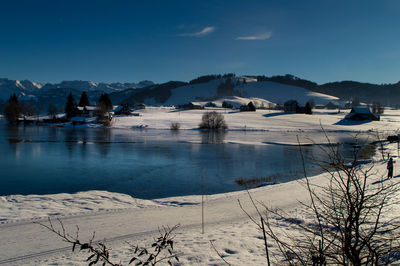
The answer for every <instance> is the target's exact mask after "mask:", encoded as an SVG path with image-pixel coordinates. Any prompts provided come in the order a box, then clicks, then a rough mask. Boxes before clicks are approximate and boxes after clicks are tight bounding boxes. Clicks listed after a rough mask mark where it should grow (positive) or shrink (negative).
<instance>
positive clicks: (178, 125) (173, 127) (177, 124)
mask: <svg viewBox="0 0 400 266" xmlns="http://www.w3.org/2000/svg"><path fill="white" fill-rule="evenodd" d="M180 128H181V124H179V123H178V122H172V123H171V126H170V129H171V130H179V129H180Z"/></svg>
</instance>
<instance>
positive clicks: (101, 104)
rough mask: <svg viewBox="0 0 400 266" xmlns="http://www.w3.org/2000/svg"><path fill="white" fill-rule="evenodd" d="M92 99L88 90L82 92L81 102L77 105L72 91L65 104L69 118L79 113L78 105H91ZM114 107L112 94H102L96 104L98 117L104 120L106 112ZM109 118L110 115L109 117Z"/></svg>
mask: <svg viewBox="0 0 400 266" xmlns="http://www.w3.org/2000/svg"><path fill="white" fill-rule="evenodd" d="M89 105H90V101H89V98H88V96H87V94H86V92H85V91H84V92H82V95H81V98H80V100H79V104H78V105H77V104H76V102H75V99H74V96H73V95H72V93H70V94H69V95H68V99H67V103H66V104H65V114H66V116H67V118H68V119H70V118H71V117H73V116H75V115H76V114H77V113H78V111H77V110H78V108H77V107H78V106H79V107H85V106H89ZM112 108H113V106H112V102H111V99H110V96H109V95H108V94H107V93H103V94H101V96H100V98H99V100H98V102H97V106H96V113H95V114H96V117H97V118H98V119H99V120H100V121H103V120H104V119H105V114H106V113H107V112H108V111H110V110H111V109H112ZM107 119H108V117H107Z"/></svg>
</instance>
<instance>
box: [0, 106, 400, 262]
mask: <svg viewBox="0 0 400 266" xmlns="http://www.w3.org/2000/svg"><path fill="white" fill-rule="evenodd" d="M213 110H214V109H213ZM215 110H217V111H218V112H222V113H223V114H224V116H225V120H226V122H227V124H228V126H229V130H259V131H265V132H266V133H267V132H268V131H277V132H286V131H296V132H297V131H298V132H301V134H302V136H309V137H310V138H311V139H312V140H313V141H315V142H320V141H323V137H321V133H322V129H321V125H322V126H323V128H324V129H325V130H326V131H327V133H328V135H330V136H331V137H333V138H334V137H335V134H342V133H343V132H349V133H356V132H360V131H361V132H368V131H371V130H379V131H381V132H385V131H386V133H397V129H398V126H399V125H400V112H398V111H395V110H386V112H385V114H384V115H383V116H382V117H381V121H375V122H367V123H354V122H353V123H344V122H343V121H341V120H342V118H343V117H344V115H345V113H343V112H341V113H336V114H335V113H332V111H326V110H321V111H319V110H316V111H315V112H314V114H313V115H305V114H285V113H282V112H279V111H270V110H257V111H256V112H242V113H240V112H236V111H230V110H223V109H219V108H217V109H215ZM138 112H140V114H141V115H140V116H138V117H137V116H132V117H116V119H115V122H114V124H113V127H116V128H127V129H131V128H134V129H135V128H155V129H169V128H170V124H171V123H172V122H178V123H180V124H181V129H195V128H197V127H198V123H199V122H200V120H201V116H202V114H203V112H204V110H190V111H182V110H175V109H173V108H169V107H150V108H146V109H144V110H140V111H138ZM225 141H226V142H230V141H232V142H240V140H229V139H226V140H225ZM277 142H279V143H283V142H285V140H284V138H282V139H278V140H277ZM251 144H261V143H258V142H257V141H254V142H252V143H251ZM388 149H389V150H387V151H390V152H391V154H392V155H393V156H394V159H395V160H397V159H398V158H397V156H395V155H397V144H390V145H389V146H388ZM376 159H377V162H376V169H377V170H378V175H377V177H376V178H381V177H384V176H385V175H386V169H385V162H382V161H379V160H378V159H379V155H378V154H377V156H376ZM396 166H397V165H395V173H394V175H395V176H396V177H397V175H398V174H399V170H398V169H396ZM311 180H312V182H315V183H318V184H320V185H323V184H324V183H325V182H327V180H326V178H324V174H322V175H319V176H314V177H312V178H311ZM397 181H398V178H395V179H394V182H397ZM250 193H251V195H252V197H253V198H254V199H255V200H256V201H260V202H264V203H265V204H267V205H268V206H274V207H279V208H281V209H283V210H284V211H286V212H289V213H292V214H293V216H294V217H296V218H298V219H302V220H303V219H307V218H308V217H304V213H303V212H302V211H301V206H300V204H299V202H298V201H299V200H303V201H307V200H308V197H307V193H305V189H304V187H303V186H302V184H301V182H299V181H293V182H289V183H284V184H277V185H273V186H267V187H261V188H257V189H253V190H251V191H250ZM397 198H399V199H400V195H397ZM238 200H240V201H241V202H242V204H243V206H244V208H245V209H246V210H248V211H249V212H250V214H253V215H254V214H255V213H256V212H255V210H254V209H253V208H252V206H251V202H250V200H249V197H248V194H247V192H246V191H239V192H232V193H226V194H217V195H207V196H206V197H205V205H204V211H205V232H204V234H202V232H201V196H199V195H193V196H185V197H174V198H165V199H157V200H140V199H134V198H132V197H130V196H127V195H123V194H118V193H110V192H106V191H88V192H80V193H77V194H57V195H28V196H21V195H10V196H2V197H0V223H1V224H0V246H1V247H2V248H1V249H0V264H5V265H25V264H26V265H80V264H82V265H85V264H87V263H85V261H84V260H85V259H86V257H87V256H85V255H86V254H85V253H72V252H71V247H70V246H68V244H66V243H65V242H63V241H61V240H60V239H59V238H58V237H57V236H55V235H54V234H52V233H51V232H48V231H47V229H45V228H43V227H41V226H40V225H38V224H35V223H33V222H34V221H41V222H45V221H46V219H47V217H52V218H55V217H60V218H61V219H62V221H63V222H64V224H65V226H66V228H67V230H68V231H69V232H71V233H74V232H75V230H76V227H75V226H76V225H78V226H79V228H80V237H81V238H82V239H88V238H89V237H90V235H91V233H92V232H93V231H96V238H95V240H103V239H106V242H107V244H108V246H110V247H111V248H112V250H111V254H112V256H114V255H115V257H113V259H114V261H116V262H119V261H120V260H121V262H123V263H125V264H126V263H127V261H126V260H127V259H128V258H129V255H130V253H129V246H128V245H127V243H126V241H128V242H130V243H138V244H141V243H148V242H149V241H151V240H152V239H153V237H156V236H158V228H160V227H162V226H174V225H176V224H180V227H179V229H178V230H177V231H176V232H175V233H176V237H175V249H176V251H178V252H179V254H180V256H179V257H180V261H181V264H183V265H223V264H224V262H223V261H222V260H221V259H220V258H219V257H218V255H217V254H216V252H215V251H214V250H213V248H212V246H211V244H210V241H212V242H213V243H214V246H215V247H216V249H217V250H218V251H219V252H220V253H221V254H222V255H223V256H225V257H224V258H225V259H226V260H227V261H228V262H229V263H231V264H232V265H265V264H266V258H265V253H264V247H263V241H262V234H261V232H260V231H259V230H258V229H257V227H256V226H255V225H254V224H253V223H252V222H251V221H250V220H249V219H248V217H247V216H246V215H245V213H244V212H243V211H242V210H241V209H240V207H239V203H238ZM399 212H400V208H399V207H398V206H397V209H396V210H394V211H393V213H391V214H388V215H397V214H398V213H399ZM271 253H272V254H277V250H276V247H275V246H274V245H272V247H271Z"/></svg>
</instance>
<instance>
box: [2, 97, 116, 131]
mask: <svg viewBox="0 0 400 266" xmlns="http://www.w3.org/2000/svg"><path fill="white" fill-rule="evenodd" d="M86 106H90V101H89V98H88V96H87V93H86V92H85V91H84V92H82V94H81V97H80V100H79V103H78V104H77V103H76V101H75V98H74V96H73V95H72V92H70V93H69V95H68V97H67V101H66V104H65V108H64V110H62V109H59V110H58V109H57V107H56V106H55V105H54V104H53V103H50V104H49V106H48V110H47V114H48V115H49V116H50V117H51V119H53V120H56V117H57V113H62V112H63V111H64V112H65V117H66V119H67V120H70V119H71V118H72V117H74V116H77V115H79V114H80V111H79V108H78V107H83V108H85V107H86ZM112 108H113V105H112V102H111V98H110V96H109V95H108V94H107V93H103V94H101V96H100V97H99V99H98V101H97V105H96V112H95V114H96V117H98V118H101V119H99V120H102V119H103V118H104V116H105V114H106V113H107V112H108V111H110V110H112ZM35 114H37V112H36V110H35V108H34V107H33V106H32V105H30V104H29V103H26V102H20V101H19V100H18V97H17V95H16V94H15V93H14V94H12V95H11V96H10V98H9V99H8V102H7V103H6V105H5V108H4V115H5V117H6V119H7V120H8V121H9V122H10V123H17V122H18V121H20V120H22V119H24V118H25V116H33V115H35Z"/></svg>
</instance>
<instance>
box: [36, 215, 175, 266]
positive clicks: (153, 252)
mask: <svg viewBox="0 0 400 266" xmlns="http://www.w3.org/2000/svg"><path fill="white" fill-rule="evenodd" d="M48 221H49V224H48V225H47V224H42V223H39V222H37V224H39V225H41V226H43V227H45V228H47V229H48V230H49V231H51V232H53V233H55V234H56V235H57V236H59V237H60V238H61V239H62V240H64V241H65V242H67V243H69V244H71V245H72V252H74V251H77V250H78V251H83V252H87V253H88V257H87V259H86V261H87V263H88V264H89V265H95V264H97V263H101V264H102V265H112V266H122V264H120V263H115V262H113V261H112V259H111V258H112V256H111V255H110V249H109V248H107V246H106V244H105V242H101V241H100V242H95V241H93V240H94V237H95V234H94V233H93V235H92V238H91V239H89V240H88V241H83V242H82V241H81V240H80V239H79V227H77V230H76V233H75V236H71V235H70V234H69V233H67V232H66V230H65V227H64V224H63V223H62V221H61V220H60V219H57V222H58V223H57V224H56V225H55V224H53V222H52V221H51V219H50V218H49V219H48ZM177 228H178V226H174V227H172V228H163V230H159V233H160V235H159V237H157V238H156V239H155V240H154V242H153V243H152V244H151V246H150V247H140V246H138V245H132V244H129V245H130V247H131V248H132V250H133V254H132V257H131V258H129V263H128V264H132V263H133V265H156V264H158V263H160V262H166V263H168V264H169V265H172V262H175V261H176V262H179V258H178V254H177V253H176V252H175V251H174V236H173V235H172V232H173V231H174V230H175V229H177Z"/></svg>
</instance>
